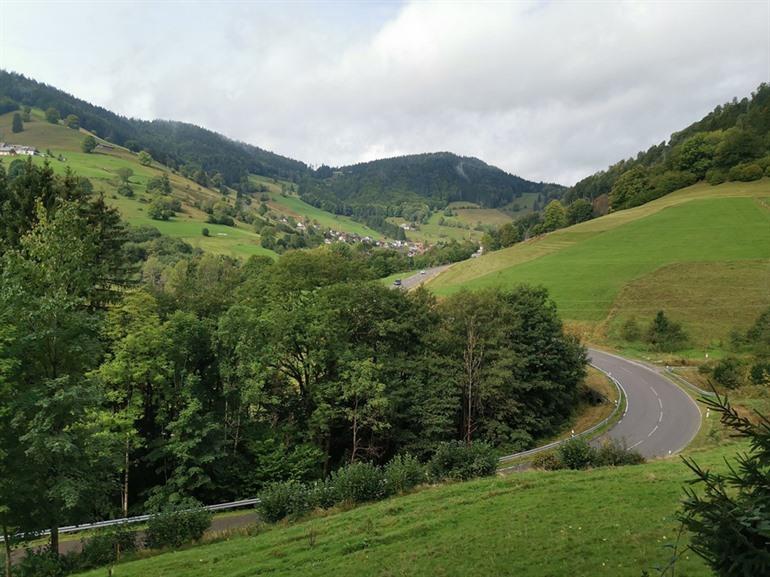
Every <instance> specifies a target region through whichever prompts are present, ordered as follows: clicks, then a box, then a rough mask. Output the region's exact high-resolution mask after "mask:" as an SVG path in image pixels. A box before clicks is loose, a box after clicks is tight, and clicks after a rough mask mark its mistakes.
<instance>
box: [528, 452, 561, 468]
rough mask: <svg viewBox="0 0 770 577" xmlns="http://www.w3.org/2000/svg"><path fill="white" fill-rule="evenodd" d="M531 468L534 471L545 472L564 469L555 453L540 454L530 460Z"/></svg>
mask: <svg viewBox="0 0 770 577" xmlns="http://www.w3.org/2000/svg"><path fill="white" fill-rule="evenodd" d="M532 466H533V467H534V468H535V469H543V470H545V471H556V470H558V469H563V468H564V463H562V462H561V459H559V456H558V455H557V454H556V453H550V452H548V453H540V454H539V455H538V456H537V457H535V458H534V459H533V460H532Z"/></svg>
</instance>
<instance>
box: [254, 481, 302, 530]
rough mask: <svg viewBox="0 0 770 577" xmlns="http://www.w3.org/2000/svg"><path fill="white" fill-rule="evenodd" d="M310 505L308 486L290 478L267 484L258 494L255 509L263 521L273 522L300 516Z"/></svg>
mask: <svg viewBox="0 0 770 577" xmlns="http://www.w3.org/2000/svg"><path fill="white" fill-rule="evenodd" d="M312 506H313V503H312V502H311V491H310V490H309V489H308V487H307V486H306V485H303V484H302V483H300V482H299V481H294V480H291V481H283V482H279V483H272V484H270V485H268V486H267V488H266V489H265V490H264V491H262V492H261V493H260V495H259V505H258V506H257V510H258V511H259V513H260V515H261V516H262V518H263V519H264V520H265V521H268V522H270V523H275V522H276V521H280V520H281V519H283V518H285V517H291V518H296V517H300V516H301V515H304V514H305V513H307V512H308V511H309V510H310V509H311V508H312Z"/></svg>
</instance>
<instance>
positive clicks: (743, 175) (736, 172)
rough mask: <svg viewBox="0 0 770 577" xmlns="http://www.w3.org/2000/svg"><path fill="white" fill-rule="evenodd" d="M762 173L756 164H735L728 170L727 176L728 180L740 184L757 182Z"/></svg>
mask: <svg viewBox="0 0 770 577" xmlns="http://www.w3.org/2000/svg"><path fill="white" fill-rule="evenodd" d="M763 174H764V171H763V170H762V167H761V166H759V165H758V164H753V163H744V164H737V165H735V166H733V167H732V168H731V169H730V172H729V173H728V176H729V178H730V180H739V181H742V182H749V181H752V180H759V179H760V178H762V175H763Z"/></svg>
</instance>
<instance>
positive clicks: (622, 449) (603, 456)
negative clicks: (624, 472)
mask: <svg viewBox="0 0 770 577" xmlns="http://www.w3.org/2000/svg"><path fill="white" fill-rule="evenodd" d="M641 463H644V457H642V454H641V453H639V452H638V451H634V450H631V449H627V448H626V446H625V444H623V443H621V442H620V441H616V440H615V439H606V440H605V441H604V442H603V443H602V446H601V447H599V449H597V450H595V452H594V459H593V462H592V465H593V466H594V467H620V466H622V465H640V464H641Z"/></svg>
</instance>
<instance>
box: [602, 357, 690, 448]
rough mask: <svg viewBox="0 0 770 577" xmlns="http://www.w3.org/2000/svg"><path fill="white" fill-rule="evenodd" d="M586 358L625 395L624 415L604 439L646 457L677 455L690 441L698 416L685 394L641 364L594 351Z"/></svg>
mask: <svg viewBox="0 0 770 577" xmlns="http://www.w3.org/2000/svg"><path fill="white" fill-rule="evenodd" d="M589 356H590V358H591V363H592V364H593V365H595V366H596V367H598V368H599V369H601V370H603V371H605V372H606V373H608V374H610V375H612V376H613V377H615V379H617V380H618V382H619V383H620V384H621V386H622V387H623V389H624V390H625V393H626V398H627V408H626V412H625V414H624V415H623V418H622V419H621V420H620V421H619V422H618V423H617V424H616V425H615V426H614V427H613V428H612V429H611V430H610V431H609V432H608V433H607V435H608V436H610V437H612V438H614V439H618V440H622V441H624V442H625V443H626V446H627V447H628V448H629V449H636V450H637V451H639V452H640V453H641V454H642V455H644V456H645V457H648V458H649V457H664V456H667V455H672V454H674V453H678V452H679V451H681V450H682V449H684V448H685V447H686V446H687V445H688V444H689V442H690V441H692V439H693V437H695V435H696V433H697V432H698V429H699V428H700V423H701V415H700V409H698V405H696V404H695V401H693V400H692V398H691V397H690V396H689V395H688V394H687V393H685V392H684V391H683V390H682V389H680V388H679V387H678V386H676V385H675V384H673V383H672V382H671V381H669V380H668V379H666V378H665V377H663V376H662V375H661V374H659V373H658V372H657V371H655V370H654V369H653V368H650V367H647V366H645V365H643V364H642V363H638V362H636V361H631V360H628V359H624V358H622V357H619V356H616V355H612V354H610V353H606V352H603V351H597V350H594V349H589Z"/></svg>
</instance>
